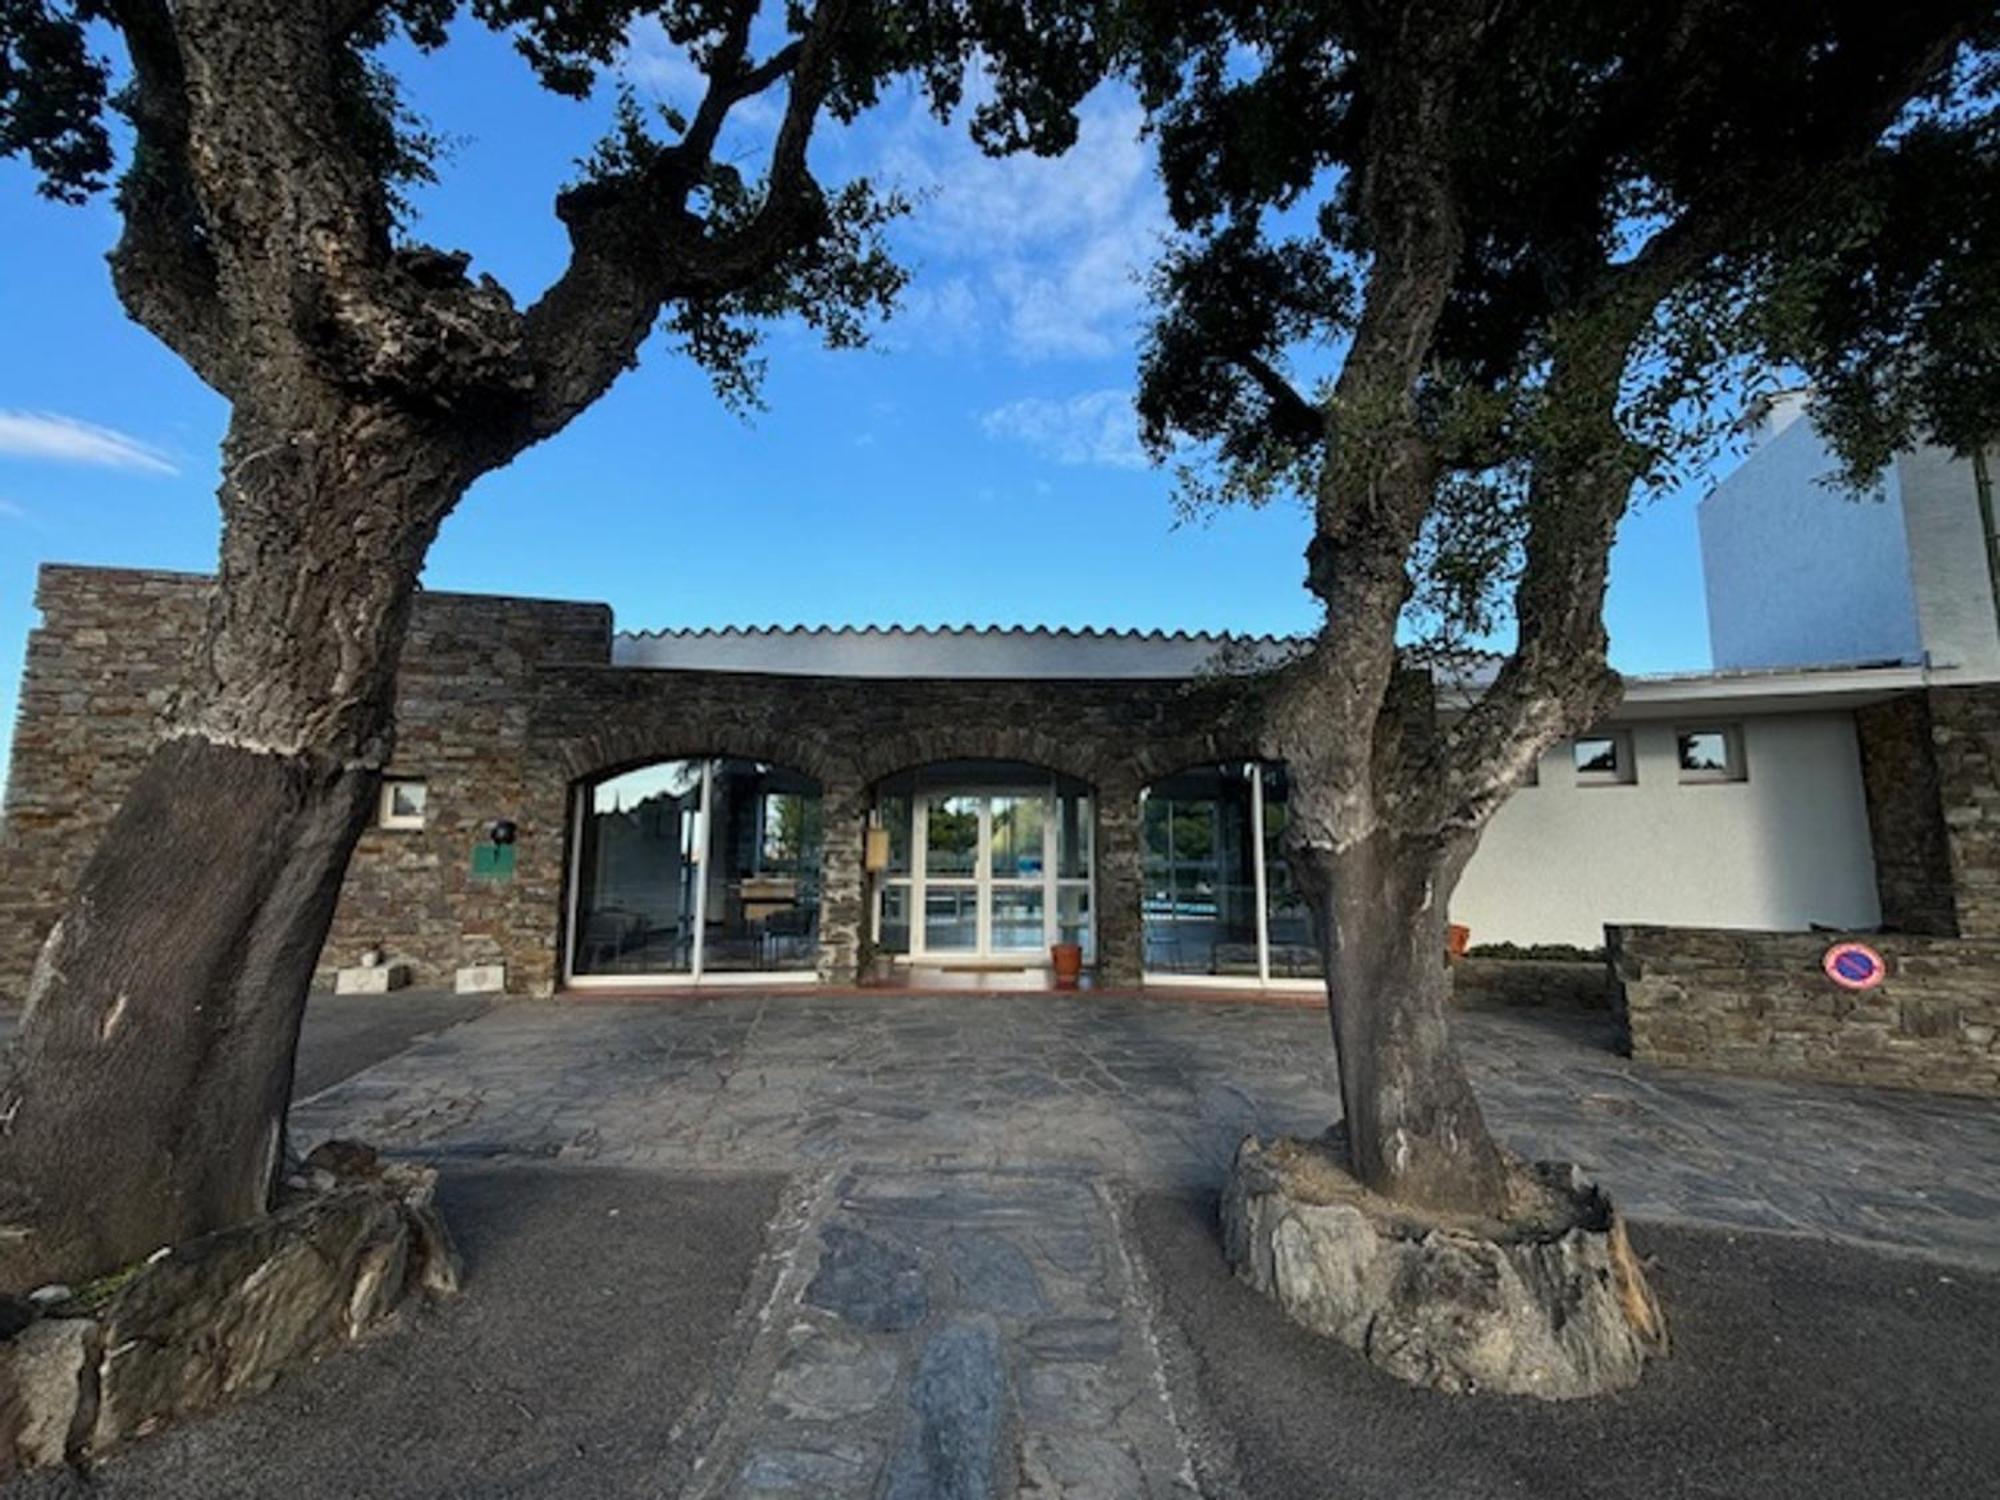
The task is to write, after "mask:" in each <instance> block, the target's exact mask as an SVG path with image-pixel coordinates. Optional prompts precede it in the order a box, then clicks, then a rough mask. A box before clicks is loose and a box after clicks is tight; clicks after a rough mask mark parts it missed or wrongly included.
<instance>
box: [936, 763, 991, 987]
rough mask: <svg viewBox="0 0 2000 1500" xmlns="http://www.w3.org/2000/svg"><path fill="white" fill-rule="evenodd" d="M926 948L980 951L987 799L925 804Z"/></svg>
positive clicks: (940, 799)
mask: <svg viewBox="0 0 2000 1500" xmlns="http://www.w3.org/2000/svg"><path fill="white" fill-rule="evenodd" d="M923 816H924V829H923V835H924V836H923V845H922V847H923V851H924V864H923V870H922V872H921V873H922V888H923V893H924V896H923V904H924V928H923V946H924V951H925V952H926V953H940V954H958V955H967V956H976V955H977V954H978V953H979V952H980V925H981V924H980V921H979V905H980V903H979V887H980V879H979V872H980V869H981V864H982V862H981V860H980V857H979V850H980V846H981V842H982V838H983V835H982V831H981V830H982V828H983V826H984V824H985V822H986V799H985V798H983V797H966V796H946V797H928V798H925V799H924V804H923Z"/></svg>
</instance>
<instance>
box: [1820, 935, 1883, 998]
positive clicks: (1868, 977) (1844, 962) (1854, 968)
mask: <svg viewBox="0 0 2000 1500" xmlns="http://www.w3.org/2000/svg"><path fill="white" fill-rule="evenodd" d="M1819 966H1820V967H1821V968H1822V969H1824V970H1825V971H1826V977H1827V978H1828V979H1831V980H1832V981H1833V982H1834V983H1835V984H1837V985H1839V986H1840V987H1841V988H1842V989H1844V990H1872V989H1874V988H1875V986H1876V985H1878V984H1880V983H1881V982H1882V981H1883V980H1884V979H1887V978H1888V977H1889V966H1888V964H1886V963H1884V962H1883V960H1882V955H1881V954H1879V953H1877V952H1876V951H1875V950H1874V949H1873V948H1871V947H1869V946H1868V945H1867V944H1866V943H1835V944H1834V945H1833V946H1832V947H1831V948H1829V949H1827V950H1826V957H1825V958H1823V959H1821V960H1820V964H1819Z"/></svg>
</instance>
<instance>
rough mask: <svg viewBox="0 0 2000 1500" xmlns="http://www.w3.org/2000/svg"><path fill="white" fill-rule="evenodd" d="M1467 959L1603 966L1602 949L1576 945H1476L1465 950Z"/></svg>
mask: <svg viewBox="0 0 2000 1500" xmlns="http://www.w3.org/2000/svg"><path fill="white" fill-rule="evenodd" d="M1465 956H1466V957H1467V958H1498V959H1508V960H1511V961H1514V962H1527V963H1550V964H1601V963H1603V962H1604V950H1603V949H1602V948H1580V947H1578V946H1577V945H1576V944H1575V943H1474V944H1473V945H1472V946H1471V947H1470V948H1467V949H1466V950H1465Z"/></svg>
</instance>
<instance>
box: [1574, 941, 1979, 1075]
mask: <svg viewBox="0 0 2000 1500" xmlns="http://www.w3.org/2000/svg"><path fill="white" fill-rule="evenodd" d="M1605 938H1606V944H1607V949H1608V953H1609V961H1610V965H1611V970H1612V975H1613V980H1614V984H1615V989H1614V997H1613V1009H1614V1011H1615V1013H1616V1015H1617V1017H1618V1020H1619V1022H1620V1024H1621V1026H1622V1028H1623V1030H1624V1033H1625V1036H1626V1040H1627V1045H1628V1050H1629V1051H1630V1053H1631V1055H1632V1056H1633V1057H1635V1058H1638V1059H1640V1060H1642V1061H1645V1062H1656V1063H1666V1064H1671V1065H1677V1066H1684V1067H1698V1068H1714V1069H1717V1070H1719V1071H1722V1072H1731V1073H1757V1074H1766V1075H1771V1076H1775V1077H1783V1078H1810V1079H1820V1080H1826V1081H1830V1082H1836V1083H1861V1084H1873V1085H1879V1086H1883V1087H1889V1088H1909V1089H1925V1090H1929V1091H1931V1092H1935V1093H1944V1094H1972V1095H1978V1096H1982V1097H1986V1098H1994V1097H2000V984H1996V982H1995V979H1996V976H2000V941H1996V940H1993V939H1986V938H1939V937H1926V936H1922V935H1917V934H1907V935H1905V934H1887V933H1884V934H1868V935H1863V936H1862V937H1861V938H1860V940H1861V941H1863V942H1866V943H1868V944H1869V945H1870V946H1871V947H1873V948H1875V949H1876V951H1877V952H1879V953H1880V954H1881V955H1882V956H1883V958H1884V959H1885V960H1886V961H1887V964H1888V969H1889V973H1888V978H1887V979H1886V980H1885V981H1884V982H1883V983H1882V984H1881V985H1879V986H1878V987H1876V988H1875V989H1872V990H1865V991H1861V992H1855V991H1850V990H1845V989H1842V988H1841V987H1840V986H1838V985H1836V984H1835V983H1834V982H1833V981H1832V980H1830V979H1828V978H1827V977H1826V975H1825V973H1824V971H1823V970H1822V969H1821V967H1820V964H1821V959H1822V958H1823V956H1824V955H1825V953H1826V950H1827V949H1828V948H1829V947H1830V946H1831V945H1832V944H1834V943H1836V942H1839V941H1841V935H1840V934H1837V933H1823V932H1740V931H1732V930H1727V929H1721V928H1693V927H1640V926H1630V927H1607V928H1606V929H1605Z"/></svg>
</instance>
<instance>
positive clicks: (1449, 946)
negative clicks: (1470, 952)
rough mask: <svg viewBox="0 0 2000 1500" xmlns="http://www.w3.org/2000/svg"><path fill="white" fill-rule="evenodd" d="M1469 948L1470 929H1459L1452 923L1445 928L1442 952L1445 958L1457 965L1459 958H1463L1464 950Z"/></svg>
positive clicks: (1470, 943) (1470, 939)
mask: <svg viewBox="0 0 2000 1500" xmlns="http://www.w3.org/2000/svg"><path fill="white" fill-rule="evenodd" d="M1471 946H1472V929H1471V928H1470V927H1461V926H1460V925H1459V924H1458V923H1456V922H1453V923H1451V924H1449V925H1448V926H1447V927H1446V928H1445V932H1444V952H1445V957H1446V958H1447V959H1449V960H1450V961H1451V962H1452V963H1457V962H1458V961H1459V960H1460V959H1461V958H1463V957H1465V950H1466V949H1467V948H1470V947H1471Z"/></svg>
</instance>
